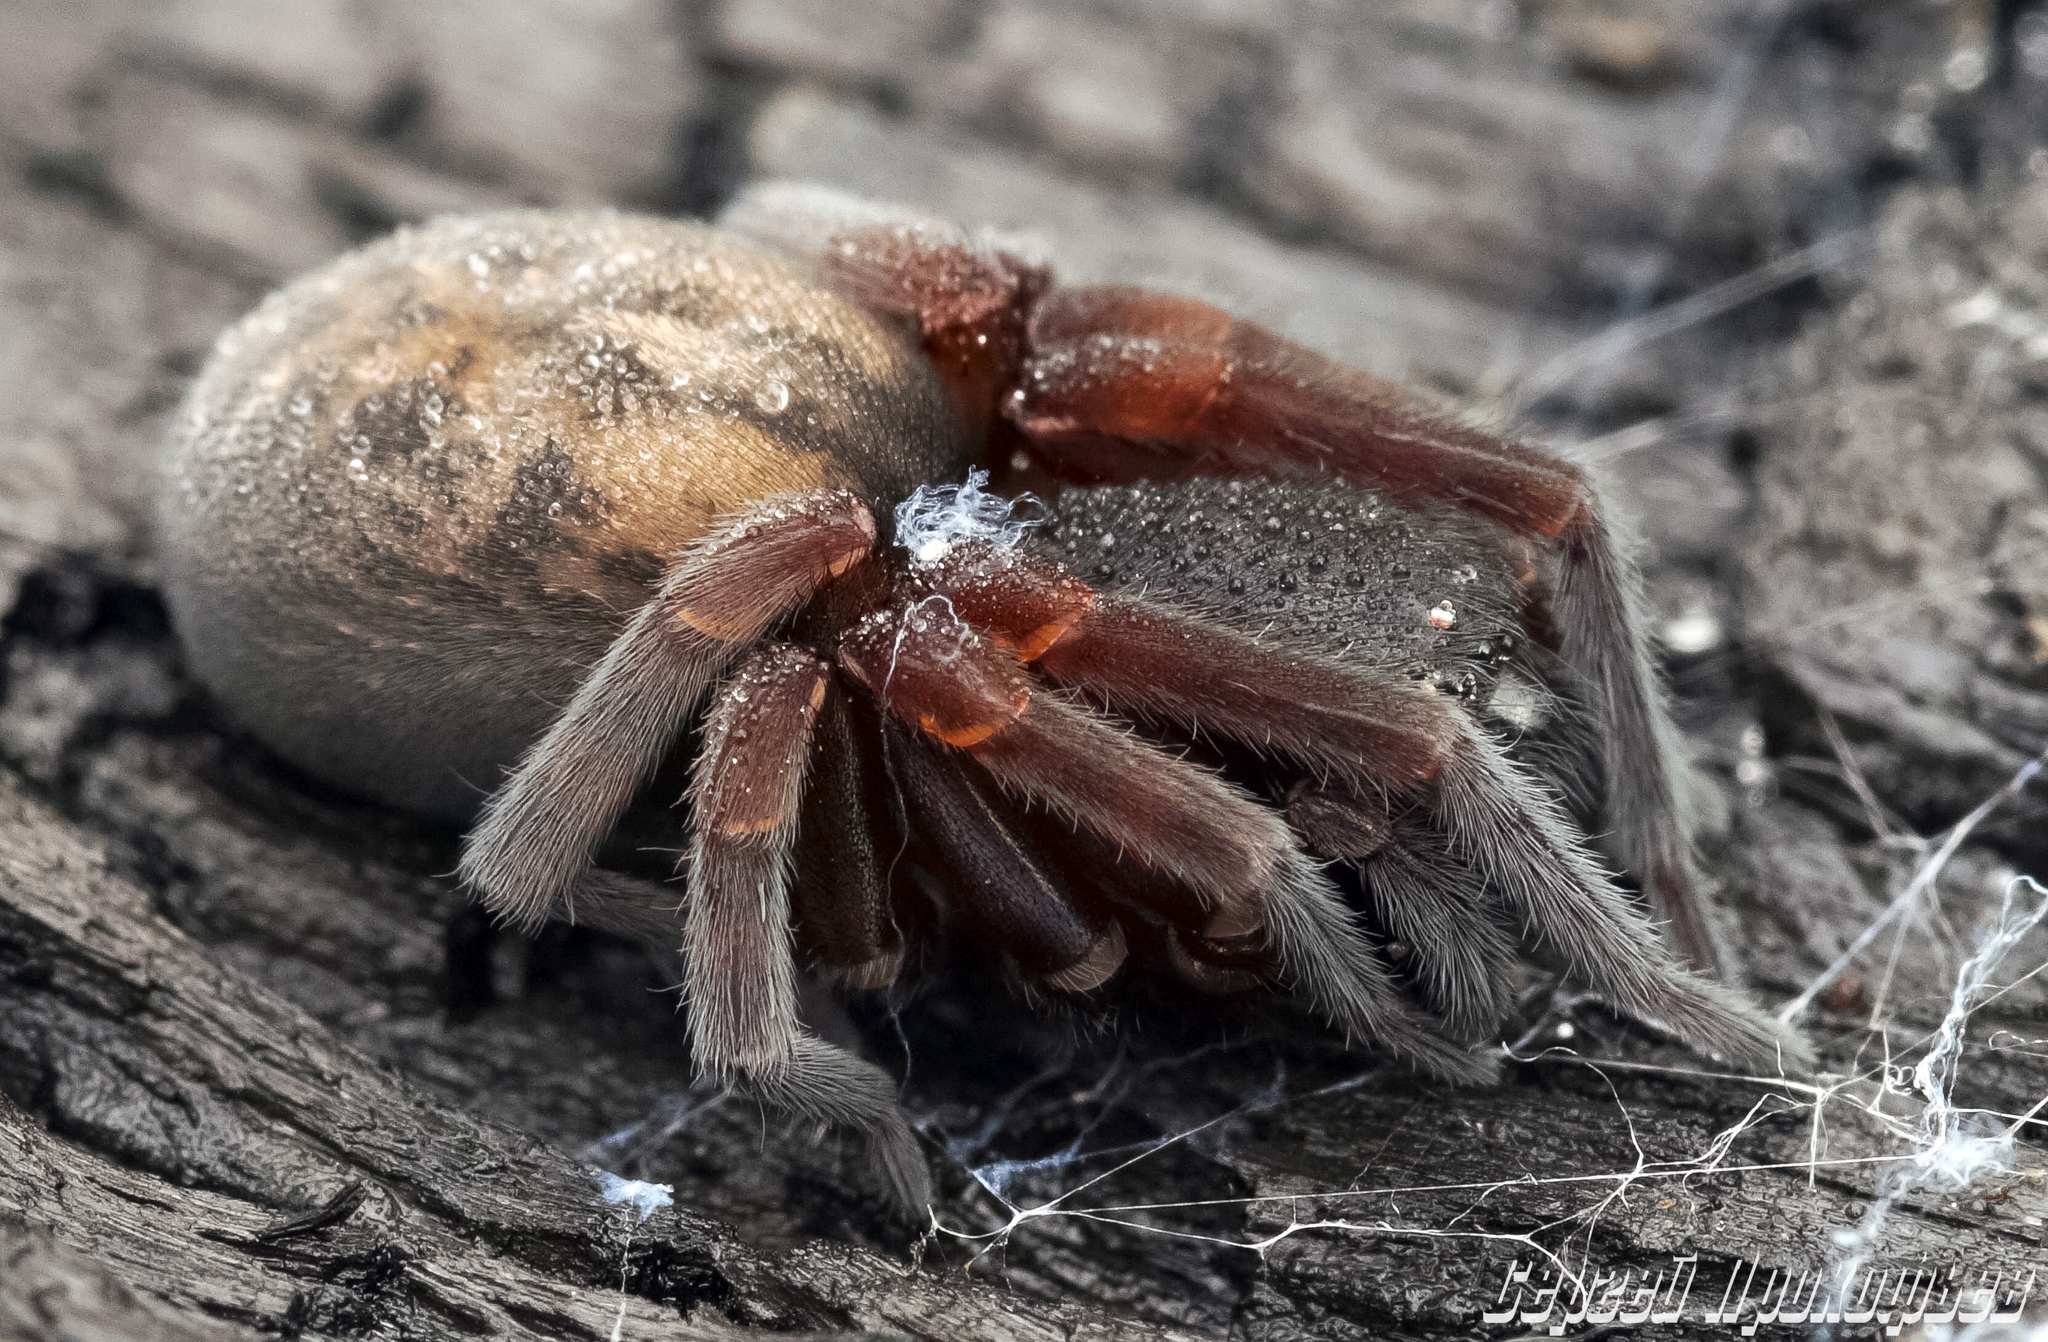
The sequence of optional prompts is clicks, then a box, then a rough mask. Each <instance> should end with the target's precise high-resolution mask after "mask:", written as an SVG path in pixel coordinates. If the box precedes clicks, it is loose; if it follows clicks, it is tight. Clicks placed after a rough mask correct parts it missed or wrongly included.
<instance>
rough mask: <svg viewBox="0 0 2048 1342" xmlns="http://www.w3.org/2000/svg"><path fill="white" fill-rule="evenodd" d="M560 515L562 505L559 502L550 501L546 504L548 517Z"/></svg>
mask: <svg viewBox="0 0 2048 1342" xmlns="http://www.w3.org/2000/svg"><path fill="white" fill-rule="evenodd" d="M561 515H562V505H561V504H559V503H550V504H549V505H548V516H549V517H560V516H561Z"/></svg>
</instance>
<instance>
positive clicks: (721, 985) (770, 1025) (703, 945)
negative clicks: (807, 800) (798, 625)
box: [683, 644, 930, 1207]
mask: <svg viewBox="0 0 2048 1342" xmlns="http://www.w3.org/2000/svg"><path fill="white" fill-rule="evenodd" d="M827 672H828V668H827V667H826V665H825V663H823V662H821V661H819V660H818V659H817V658H816V657H814V656H813V655H811V654H810V653H808V652H805V651H803V650H801V649H799V648H795V647H792V646H789V645H787V644H768V645H766V646H763V647H761V648H758V649H757V650H756V651H754V652H753V653H750V654H749V655H748V656H747V657H746V659H745V660H744V661H742V662H741V664H740V665H739V667H738V669H736V670H735V671H734V672H733V674H732V675H731V676H730V677H729V678H728V679H727V680H726V682H725V683H724V684H723V685H722V686H720V688H719V689H718V691H717V693H716V694H715V695H714V697H713V701H712V706H711V710H710V712H709V713H708V714H707V715H706V717H705V723H704V746H703V750H702V751H701V753H699V755H698V756H697V760H696V765H695V768H694V770H693V772H692V777H691V782H690V805H691V814H690V832H691V837H690V851H689V856H688V858H687V859H686V861H687V864H688V871H689V897H688V899H687V900H686V901H685V904H684V917H683V959H684V965H685V970H684V980H683V982H684V995H685V998H686V1000H687V1001H688V1003H689V1022H690V1043H691V1053H692V1056H693V1057H694V1058H695V1060H696V1065H697V1068H698V1070H699V1071H701V1072H703V1073H704V1074H705V1075H707V1076H709V1077H710V1078H712V1079H713V1080H715V1081H718V1082H720V1083H723V1084H727V1085H732V1084H743V1085H745V1086H746V1087H747V1088H748V1089H750V1090H752V1091H753V1092H754V1093H755V1094H756V1095H759V1096H760V1097H761V1098H763V1099H765V1100H767V1101H769V1102H770V1103H772V1104H774V1105H776V1106H777V1107H779V1108H782V1109H786V1110H789V1111H791V1112H794V1113H798V1114H802V1115H805V1116H807V1117H811V1118H815V1119H819V1120H822V1121H825V1122H832V1123H842V1124H846V1125H848V1126H852V1127H857V1128H860V1129H862V1130H863V1131H865V1133H866V1134H867V1136H868V1138H869V1141H870V1144H871V1149H872V1150H873V1152H874V1154H875V1156H876V1159H877V1162H878V1164H879V1165H880V1166H881V1167H882V1169H883V1171H884V1172H885V1174H886V1175H887V1177H888V1178H889V1179H890V1181H891V1184H892V1185H893V1187H894V1189H895V1191H896V1192H897V1193H898V1194H899V1195H900V1196H901V1197H902V1198H903V1200H904V1202H905V1203H906V1205H909V1206H912V1207H917V1206H922V1205H923V1204H924V1202H926V1201H927V1200H928V1198H929V1193H930V1188H929V1177H930V1176H929V1172H928V1171H927V1170H926V1169H925V1166H924V1162H923V1160H922V1159H921V1158H920V1157H919V1154H918V1150H917V1143H916V1139H915V1138H914V1137H913V1136H912V1134H911V1132H910V1129H909V1126H908V1125H907V1124H906V1123H905V1122H904V1120H903V1115H902V1112H901V1111H900V1110H899V1109H898V1107H897V1104H896V1087H895V1083H894V1082H892V1081H891V1080H890V1079H889V1077H888V1075H887V1074H886V1073H884V1072H883V1071H882V1070H881V1069H880V1068H878V1067H875V1066H873V1065H872V1064H870V1063H867V1062H864V1061H862V1060H861V1059H859V1058H856V1057H854V1056H853V1055H852V1054H850V1053H847V1052H845V1051H844V1050H842V1049H839V1048H836V1047H834V1046H832V1045H830V1044H827V1043H825V1042H824V1041H822V1040H819V1039H816V1038H814V1037H811V1036H809V1035H807V1034H806V1033H805V1032H804V1030H803V1028H802V1026H801V1025H800V1023H799V1021H798V997H797V969H796V956H795V953H794V946H793V943H792V937H791V932H790V926H789V921H790V904H789V878H790V865H791V862H790V858H791V850H792V849H793V847H794V845H795V840H796V830H797V823H798V806H799V802H800V801H801V799H802V796H803V790H804V782H805V778H806V775H807V774H808V772H809V763H810V755H811V736H812V731H813V727H814V724H815V723H816V720H817V714H818V711H819V709H820V708H821V707H822V706H823V705H824V702H825V698H826V695H827V694H828V693H829V677H828V674H827Z"/></svg>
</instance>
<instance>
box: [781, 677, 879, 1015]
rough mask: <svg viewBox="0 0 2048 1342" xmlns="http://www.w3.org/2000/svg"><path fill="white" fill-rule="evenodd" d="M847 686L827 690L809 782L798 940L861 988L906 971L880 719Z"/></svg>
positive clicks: (796, 893) (822, 965)
mask: <svg viewBox="0 0 2048 1342" xmlns="http://www.w3.org/2000/svg"><path fill="white" fill-rule="evenodd" d="M857 712H859V706H858V705H856V704H854V703H853V702H851V700H850V697H849V696H848V695H846V694H845V693H844V692H843V690H840V689H839V687H837V686H835V692H834V693H829V694H827V695H826V696H825V703H824V706H823V707H822V708H820V709H819V710H818V723H817V728H816V733H815V739H814V743H813V745H812V749H811V782H810V786H809V787H807V788H806V789H805V790H804V798H803V815H802V822H801V824H800V825H799V826H798V829H797V841H796V872H797V880H796V884H795V886H794V888H793V889H792V891H791V900H792V903H793V906H794V911H795V915H796V929H797V937H798V940H799V942H800V944H801V945H802V946H803V948H804V950H805V952H806V954H807V956H808V958H809V959H810V961H811V963H812V966H813V967H814V968H815V969H816V970H818V971H819V973H820V974H821V975H822V976H823V977H825V978H826V979H827V980H829V981H834V982H837V983H838V984H839V985H840V986H842V987H845V988H848V989H851V990H853V991H862V990H866V989H874V988H885V987H887V986H888V985H889V984H891V983H893V982H895V980H896V975H897V973H898V972H899V971H900V970H901V969H902V967H903V954H904V948H903V942H902V938H901V936H900V935H899V934H898V932H897V929H896V926H895V923H894V920H893V918H892V916H891V908H890V902H889V880H888V865H889V862H890V859H891V858H892V856H893V855H894V853H895V852H896V849H897V836H896V834H895V833H894V829H895V826H894V825H893V823H891V822H892V821H893V820H894V817H893V816H889V815H885V814H883V813H882V812H881V811H879V810H878V807H881V806H883V805H884V804H885V803H886V799H887V798H888V797H889V796H890V795H891V794H890V791H889V788H890V785H889V780H888V778H887V777H886V775H885V774H884V773H883V771H882V769H881V767H880V766H881V761H880V759H879V758H878V756H877V753H876V752H875V751H873V750H870V749H867V748H864V746H863V741H864V740H875V739H878V738H879V735H880V727H879V724H878V723H870V722H862V723H860V724H859V726H858V728H857V727H856V723H855V714H856V713H857Z"/></svg>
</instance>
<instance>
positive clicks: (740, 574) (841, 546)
mask: <svg viewBox="0 0 2048 1342" xmlns="http://www.w3.org/2000/svg"><path fill="white" fill-rule="evenodd" d="M874 541H875V520H874V518H873V516H872V515H871V514H870V513H869V512H868V509H867V505H866V504H864V503H862V502H861V501H860V500H859V499H858V498H856V497H854V496H853V495H852V494H850V493H848V492H847V491H845V490H840V489H824V490H816V491H812V492H809V493H804V494H790V495H778V496H775V497H771V498H767V499H763V500H761V501H760V502H758V503H755V504H753V505H752V506H750V507H748V508H747V509H746V510H745V511H744V512H741V513H739V514H737V515H736V516H734V517H731V518H729V519H726V520H725V521H723V522H721V523H719V524H718V525H715V526H714V527H713V528H712V529H711V530H710V531H709V532H708V533H707V534H706V535H705V536H704V537H703V538H702V539H701V540H699V541H697V542H696V543H695V544H694V545H692V546H690V547H689V548H688V549H687V550H685V551H684V552H683V553H682V554H681V555H679V556H678V557H677V558H676V560H675V562H674V563H673V564H671V565H670V567H669V571H668V575H667V577H666V578H665V579H664V580H663V582H662V584H661V587H660V589H659V590H658V591H657V592H656V593H655V595H654V598H653V599H652V600H651V601H649V602H648V603H647V604H646V605H645V606H642V607H641V608H640V609H639V610H638V611H636V612H635V613H634V615H633V617H632V619H630V620H629V621H628V622H627V624H626V627H625V629H624V631H623V632H621V633H620V634H619V636H618V637H617V638H616V639H614V640H613V642H612V645H611V646H610V647H609V648H608V649H606V650H605V654H604V656H603V657H602V658H601V659H600V660H599V661H598V663H597V665H596V666H595V667H594V668H593V669H592V670H591V672H590V674H589V675H587V676H585V677H584V679H583V682H582V684H581V685H579V686H578V687H577V690H576V694H575V696H574V697H573V698H572V699H571V700H570V701H569V706H568V707H567V708H566V709H564V710H563V711H562V715H561V716H560V717H558V718H556V719H555V721H554V723H553V725H551V726H550V727H549V728H548V730H547V731H546V733H545V734H543V735H542V737H541V738H540V740H539V741H538V742H537V743H536V744H535V745H534V746H533V748H532V749H531V750H529V751H527V753H526V756H525V758H523V759H522V760H520V762H519V765H518V767H516V768H515V769H514V770H513V771H512V773H511V776H510V777H508V778H507V779H506V780H505V782H504V784H503V785H502V786H500V787H499V788H498V790H497V791H496V792H495V793H493V794H492V795H491V797H490V799H489V800H488V801H486V802H485V803H484V807H483V812H482V815H481V817H480V818H479V819H478V821H477V824H476V827H475V828H474V829H472V830H471V831H470V834H469V838H468V839H467V841H466V842H465V843H464V845H463V851H462V861H461V864H460V865H459V866H458V868H457V871H458V873H459V874H460V876H461V878H462V880H463V882H464V883H465V884H467V885H469V886H470V887H471V888H473V889H474V890H476V891H477V892H478V893H479V895H481V897H482V898H483V900H484V902H485V904H487V905H488V906H489V907H490V908H491V909H492V910H493V911H495V912H497V913H499V914H501V915H503V916H504V917H506V918H508V919H511V920H512V921H514V922H516V923H519V924H521V925H523V926H526V927H529V928H533V927H538V926H539V925H540V924H541V923H543V922H545V921H546V920H547V919H548V918H550V917H555V916H561V915H568V916H572V917H573V916H574V912H575V910H574V907H573V902H572V896H573V895H574V893H575V890H576V886H577V882H578V880H579V879H580V878H581V877H582V875H583V874H584V872H586V871H587V870H589V868H590V863H591V857H592V855H593V853H594V852H595V851H596V849H597V845H598V844H599V843H601V842H602V841H603V840H604V838H605V836H606V835H608V834H609V833H611V831H612V827H613V826H614V825H615V824H617V823H618V819H619V816H620V815H621V814H622V813H623V812H624V811H625V809H626V805H627V803H628V802H630V801H631V800H632V798H633V794H634V793H635V792H636V791H638V790H639V788H640V785H641V784H642V783H644V782H645V781H646V780H647V778H648V776H649V775H650V774H651V773H652V772H653V771H654V768H655V766H656V765H658V764H659V763H660V762H661V759H662V757H663V756H664V755H665V754H667V753H668V750H669V748H670V746H671V745H672V744H673V743H674V741H675V738H676V735H677V733H678V732H680V731H681V730H682V728H683V724H684V723H685V722H686V721H687V720H688V717H689V714H690V711H691V710H692V709H693V708H694V707H695V706H696V704H697V701H698V699H699V698H700V697H701V696H702V695H703V693H704V689H705V687H706V686H707V685H709V684H710V683H711V681H712V680H713V679H714V678H716V677H717V676H718V675H719V673H720V672H721V671H723V670H724V669H725V668H726V667H727V666H728V665H729V664H730V663H731V661H732V659H733V658H734V656H736V655H737V654H738V653H739V651H740V650H741V649H743V648H745V647H746V646H747V644H748V643H750V642H752V641H753V640H754V639H756V638H758V637H759V636H760V635H761V634H762V633H764V632H765V631H766V630H767V629H768V628H769V627H770V626H772V625H773V624H774V623H775V622H776V621H778V620H780V619H782V618H783V617H784V616H786V615H788V614H789V613H790V612H791V611H793V610H795V609H796V608H797V607H798V606H800V605H802V604H803V602H804V601H805V600H806V599H808V598H809V597H810V595H811V594H812V593H813V592H815V591H816V590H817V589H818V587H819V586H820V585H822V584H823V583H825V582H826V581H827V580H828V579H830V578H832V577H833V576H835V575H836V574H838V573H841V572H844V571H845V570H846V569H847V568H848V567H850V566H852V565H853V564H856V563H858V562H860V561H861V560H863V559H865V558H867V557H868V556H869V555H870V554H871V553H872V552H873V549H874Z"/></svg>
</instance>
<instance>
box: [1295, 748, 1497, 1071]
mask: <svg viewBox="0 0 2048 1342" xmlns="http://www.w3.org/2000/svg"><path fill="white" fill-rule="evenodd" d="M1287 821H1288V823H1289V824H1291V825H1293V826H1294V828H1295V830H1296V831H1297V832H1298V833H1299V834H1300V835H1301V836H1302V838H1303V839H1304V840H1305V841H1306V843H1307V845H1308V850H1309V851H1310V852H1311V853H1314V854H1316V855H1317V856H1318V857H1327V858H1335V859H1338V860H1340V861H1344V862H1349V863H1350V864H1352V865H1353V866H1354V867H1356V868H1357V869H1358V872H1359V874H1360V876H1361V877H1362V884H1363V885H1364V887H1365V893H1366V898H1367V900H1368V902H1369V903H1370V905H1371V907H1372V911H1373V916H1374V918H1375V920H1376V921H1377V922H1378V923H1379V925H1380V926H1381V927H1383V928H1385V929H1386V931H1387V934H1388V935H1389V936H1391V937H1393V938H1394V939H1395V940H1397V941H1402V942H1406V943H1407V944H1408V946H1409V947H1410V948H1411V952H1412V953H1411V955H1410V956H1409V971H1408V972H1409V977H1410V978H1411V979H1412V980H1413V981H1414V983H1415V986H1416V988H1417V989H1418V991H1420V992H1421V994H1422V1000H1423V1001H1425V1002H1427V1003H1428V1004H1429V1008H1430V1010H1431V1011H1433V1012H1435V1013H1436V1014H1437V1015H1438V1016H1440V1017H1442V1019H1443V1021H1444V1023H1445V1025H1446V1026H1448V1027H1449V1028H1450V1030H1451V1031H1452V1033H1454V1034H1456V1035H1458V1036H1459V1037H1461V1038H1465V1039H1482V1038H1485V1037H1487V1036H1488V1035H1491V1034H1492V1033H1493V1032H1494V1031H1496V1030H1498V1029H1499V1028H1500V1025H1501V1022H1502V1021H1504V1020H1506V1019H1507V1015H1508V1012H1509V1010H1510V1009H1511V1008H1512V1006H1513V1001H1512V998H1511V994H1510V992H1509V988H1510V985H1512V984H1513V982H1514V976H1515V962H1516V959H1517V955H1516V951H1517V947H1516V945H1515V939H1514V938H1513V937H1512V936H1510V935H1509V934H1508V932H1507V930H1506V929H1505V928H1504V927H1502V926H1501V922H1502V919H1503V916H1504V914H1505V912H1506V911H1505V910H1504V909H1502V908H1501V906H1500V902H1499V901H1498V900H1497V899H1495V898H1494V897H1493V895H1492V893H1491V892H1489V891H1488V890H1487V888H1486V883H1485V881H1484V880H1482V879H1481V878H1480V877H1479V876H1478V874H1477V873H1476V872H1474V870H1473V869H1472V868H1471V867H1470V866H1469V865H1467V864H1465V863H1461V862H1458V861H1457V860H1456V859H1454V858H1453V857H1452V856H1451V853H1450V851H1449V849H1448V847H1447V844H1446V841H1445V839H1444V837H1443V835H1441V834H1439V833H1437V832H1436V831H1435V830H1434V829H1432V828H1431V827H1430V826H1429V825H1428V824H1427V823H1426V822H1425V821H1423V820H1422V819H1421V818H1419V817H1418V816H1416V815H1415V814H1413V813H1412V811H1409V812H1404V813H1403V814H1402V815H1400V816H1398V817H1396V816H1393V815H1390V814H1389V813H1388V807H1387V802H1386V799H1384V798H1380V797H1371V796H1361V795H1360V794H1359V793H1357V792H1356V791H1353V790H1351V789H1349V788H1347V787H1345V786H1343V785H1342V784H1332V785H1330V786H1316V785H1314V784H1311V783H1307V782H1303V783H1300V784H1297V785H1296V786H1295V788H1294V789H1293V790H1292V791H1291V792H1290V793H1289V794H1288V797H1287Z"/></svg>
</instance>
